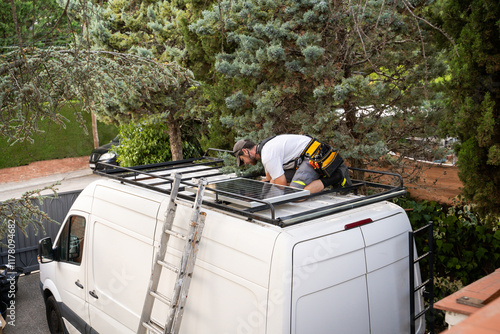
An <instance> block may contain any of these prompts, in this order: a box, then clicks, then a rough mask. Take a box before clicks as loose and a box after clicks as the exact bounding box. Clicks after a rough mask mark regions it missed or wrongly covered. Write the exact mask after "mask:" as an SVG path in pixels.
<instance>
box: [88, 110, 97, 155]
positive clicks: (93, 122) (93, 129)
mask: <svg viewBox="0 0 500 334" xmlns="http://www.w3.org/2000/svg"><path fill="white" fill-rule="evenodd" d="M90 115H91V118H92V137H94V148H98V147H99V133H98V132H97V120H96V118H95V114H94V113H93V112H91V113H90Z"/></svg>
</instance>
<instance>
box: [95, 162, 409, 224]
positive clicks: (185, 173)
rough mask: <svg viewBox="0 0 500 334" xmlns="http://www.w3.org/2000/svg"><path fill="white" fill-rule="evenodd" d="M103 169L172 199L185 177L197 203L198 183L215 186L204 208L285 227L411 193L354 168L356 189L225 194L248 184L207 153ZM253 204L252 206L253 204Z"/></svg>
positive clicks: (384, 176)
mask: <svg viewBox="0 0 500 334" xmlns="http://www.w3.org/2000/svg"><path fill="white" fill-rule="evenodd" d="M102 165H104V166H103V167H111V169H109V168H108V169H106V168H104V169H100V170H97V169H96V170H94V173H95V174H98V175H102V176H106V177H108V178H111V179H115V180H118V181H120V182H122V183H128V184H134V185H136V186H139V187H143V188H147V189H150V190H152V191H155V192H160V193H164V194H170V189H171V185H172V182H173V177H174V174H181V186H180V188H179V194H178V196H179V197H181V198H184V199H186V200H192V201H193V202H194V200H195V191H193V189H194V188H196V187H197V186H198V180H200V179H205V180H206V181H207V183H208V185H209V186H207V187H206V188H205V194H206V195H205V196H204V198H203V205H205V206H209V207H212V208H214V209H218V210H221V211H225V212H228V213H231V214H236V215H239V216H243V217H246V218H248V219H250V220H256V221H262V222H264V223H269V224H273V225H278V226H280V227H285V226H290V225H293V224H297V223H301V222H305V221H310V220H312V219H316V218H319V217H323V216H327V215H331V214H333V213H337V212H342V211H346V210H352V209H354V208H359V207H362V206H367V205H369V204H372V203H376V202H381V201H385V200H387V199H391V198H395V197H399V196H402V195H404V194H405V192H406V191H405V189H404V187H403V181H402V178H401V176H400V175H398V174H393V173H387V172H382V171H374V170H365V169H357V168H349V169H350V170H351V172H352V173H355V174H357V175H364V177H363V179H362V180H361V179H356V178H353V177H351V180H352V183H353V184H352V186H350V187H346V188H341V189H326V190H324V191H322V192H320V193H317V194H312V195H311V194H309V192H307V191H302V192H301V191H298V192H296V194H293V195H292V196H281V197H280V196H277V197H273V198H263V199H261V198H256V197H249V196H247V194H244V195H242V194H241V192H238V191H234V192H231V191H229V192H228V190H227V189H225V188H223V190H221V189H220V188H217V187H211V186H210V185H216V184H217V183H220V182H227V180H234V179H236V181H235V182H236V183H240V184H242V183H243V182H240V181H239V180H238V179H237V178H238V176H237V175H236V174H234V173H232V174H224V173H223V172H222V171H221V168H222V167H223V166H224V160H223V159H220V158H214V157H209V156H208V155H207V154H205V155H204V156H203V157H200V158H193V159H184V160H179V161H170V162H164V163H159V164H152V165H144V166H135V167H130V168H126V167H116V166H114V165H108V164H106V163H102ZM235 182H233V183H235ZM259 184H260V183H259ZM273 186H274V185H273ZM276 187H281V189H284V190H289V191H290V192H293V191H294V190H296V189H294V188H293V189H292V188H289V187H283V186H276ZM207 195H208V196H207ZM248 203H252V204H251V205H247V204H248Z"/></svg>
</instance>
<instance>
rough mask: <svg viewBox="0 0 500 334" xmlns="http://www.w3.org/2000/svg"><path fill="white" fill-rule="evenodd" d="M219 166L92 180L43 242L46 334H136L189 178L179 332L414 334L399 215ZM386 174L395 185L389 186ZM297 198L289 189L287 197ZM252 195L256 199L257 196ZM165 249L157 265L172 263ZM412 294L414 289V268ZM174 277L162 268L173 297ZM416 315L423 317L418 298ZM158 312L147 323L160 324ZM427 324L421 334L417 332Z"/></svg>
mask: <svg viewBox="0 0 500 334" xmlns="http://www.w3.org/2000/svg"><path fill="white" fill-rule="evenodd" d="M220 163H221V161H220V160H217V159H212V160H209V161H208V162H207V159H205V160H204V161H203V162H202V161H198V160H195V159H190V160H183V161H181V162H171V163H165V164H159V165H155V166H145V167H144V168H141V167H137V168H133V169H125V168H119V169H115V170H111V171H109V170H108V171H104V172H102V171H101V172H96V173H98V174H102V175H105V176H108V178H106V177H103V178H102V180H98V181H96V182H94V183H92V184H91V185H89V186H88V187H87V188H85V189H84V190H83V192H82V193H81V194H80V196H79V197H78V198H77V200H76V201H75V203H74V204H73V206H72V208H71V209H70V211H69V213H68V215H67V217H66V219H65V221H64V223H63V224H62V226H61V229H60V231H59V233H58V235H57V237H56V238H55V240H54V242H52V240H51V239H50V238H46V239H43V240H41V241H40V246H39V258H40V280H41V282H40V286H41V289H42V293H43V297H44V299H45V303H46V310H47V319H48V323H49V328H50V330H51V333H60V332H64V333H66V332H69V333H78V332H80V333H104V334H108V333H120V334H124V333H136V332H138V329H139V328H140V327H141V321H140V318H141V312H142V309H143V306H144V300H145V298H146V294H147V293H148V289H149V282H150V277H151V274H152V268H153V263H154V259H155V254H156V252H157V250H158V248H159V245H160V244H159V242H160V237H161V234H162V226H163V223H164V221H165V213H166V208H167V205H168V202H169V193H170V191H171V189H170V187H171V181H170V180H171V176H172V175H173V174H174V173H180V174H181V175H182V183H181V188H180V190H179V194H178V196H177V199H176V202H177V212H176V215H175V219H174V223H173V224H174V225H173V230H176V231H177V232H179V233H186V231H187V229H188V225H189V223H190V217H191V214H192V210H193V202H194V190H195V188H196V186H195V185H194V183H193V179H199V178H205V179H206V180H207V182H208V186H207V189H206V190H205V196H204V198H203V206H202V211H203V212H205V213H206V220H205V227H204V230H203V233H202V237H201V241H200V243H199V249H198V252H197V259H196V265H195V267H194V273H193V277H192V281H191V285H190V288H189V298H188V299H187V302H186V305H185V308H184V313H183V317H182V324H181V326H180V333H183V334H205V333H206V334H235V333H244V334H249V333H262V334H263V333H267V334H278V333H280V334H281V333H287V334H290V333H294V334H295V333H304V334H311V333H314V334H321V333H342V334H347V333H353V334H362V333H380V334H390V333H395V334H400V333H408V332H409V329H410V292H409V289H410V288H409V285H410V284H409V277H410V276H409V258H408V253H409V251H408V248H409V247H408V242H409V241H408V232H409V231H411V225H410V222H409V220H408V218H407V215H406V214H405V212H404V210H402V209H401V208H400V207H398V206H397V205H395V204H392V203H391V202H388V201H386V199H388V198H391V197H394V196H400V195H401V194H403V193H404V190H403V189H402V183H401V184H400V185H398V186H395V187H389V186H383V187H382V191H381V192H379V193H377V194H372V195H367V196H365V195H356V193H355V192H356V190H360V189H361V188H364V187H366V186H367V185H371V186H375V188H376V184H373V183H370V184H368V182H360V181H356V180H353V186H352V189H350V190H351V191H349V192H347V191H346V190H345V189H343V192H339V191H338V190H331V191H325V192H323V193H321V194H319V195H317V196H309V194H308V192H307V191H304V190H297V189H293V188H289V187H282V186H275V185H270V184H267V183H264V182H258V181H254V180H248V179H243V178H237V177H236V176H235V175H224V174H222V173H220V172H219V169H218V168H219V167H220ZM389 176H390V175H389ZM290 189H291V190H290ZM252 191H253V193H251V192H252ZM183 250H184V243H183V242H182V241H180V240H177V239H171V240H170V241H169V244H168V248H167V251H166V258H165V261H167V262H171V263H175V262H176V261H180V258H181V256H182V253H183ZM415 269H416V273H415V284H417V285H418V284H420V283H421V281H420V272H419V269H418V265H416V267H415ZM175 278H176V276H175V275H174V274H173V273H170V272H168V271H163V273H162V276H161V280H160V287H159V289H158V291H160V290H161V291H163V292H164V294H166V295H168V294H169V293H170V292H171V291H172V289H173V286H174V283H175ZM415 309H416V312H419V311H421V310H422V309H423V299H422V296H421V294H420V293H417V294H415ZM167 313H168V307H167V306H165V305H164V304H163V303H161V302H159V301H155V303H154V307H153V312H152V315H151V318H152V319H153V321H154V322H155V323H158V324H160V325H161V324H165V323H166V321H167ZM424 330H425V324H424V320H423V319H419V320H417V323H416V332H417V333H423V332H424Z"/></svg>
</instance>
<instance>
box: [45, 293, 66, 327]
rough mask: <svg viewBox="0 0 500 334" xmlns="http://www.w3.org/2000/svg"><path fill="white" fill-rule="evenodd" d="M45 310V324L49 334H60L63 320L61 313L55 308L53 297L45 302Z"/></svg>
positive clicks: (55, 303)
mask: <svg viewBox="0 0 500 334" xmlns="http://www.w3.org/2000/svg"><path fill="white" fill-rule="evenodd" d="M45 310H46V312H47V323H48V325H49V330H50V334H62V333H63V332H64V331H63V320H62V318H61V313H60V312H59V308H58V307H57V302H56V300H55V298H54V297H53V296H50V297H49V298H47V300H46V301H45Z"/></svg>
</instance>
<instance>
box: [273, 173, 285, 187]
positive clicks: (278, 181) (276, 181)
mask: <svg viewBox="0 0 500 334" xmlns="http://www.w3.org/2000/svg"><path fill="white" fill-rule="evenodd" d="M271 183H274V184H280V185H282V186H286V185H287V183H286V177H285V174H281V176H278V177H277V178H275V179H274V180H271Z"/></svg>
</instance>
